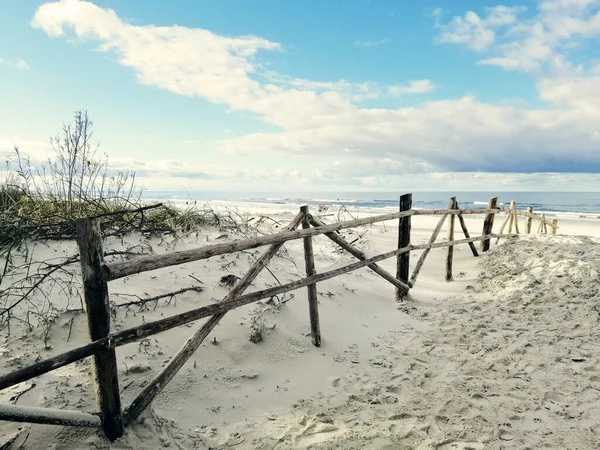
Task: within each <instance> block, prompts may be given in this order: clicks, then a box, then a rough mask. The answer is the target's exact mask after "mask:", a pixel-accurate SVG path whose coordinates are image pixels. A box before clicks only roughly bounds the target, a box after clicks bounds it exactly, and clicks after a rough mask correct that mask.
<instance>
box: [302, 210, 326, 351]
mask: <svg viewBox="0 0 600 450" xmlns="http://www.w3.org/2000/svg"><path fill="white" fill-rule="evenodd" d="M300 211H301V212H302V213H303V214H304V218H303V219H302V228H303V229H306V228H310V216H309V211H308V205H305V206H303V207H301V208H300ZM304 265H305V266H306V276H307V277H312V276H313V275H316V274H317V270H316V269H315V255H314V251H313V245H312V237H311V236H307V237H305V238H304ZM306 288H307V290H308V313H309V315H310V334H311V336H312V342H313V344H314V345H315V347H320V346H321V327H320V325H319V300H318V298H317V284H316V283H312V284H309V285H308V286H307V287H306Z"/></svg>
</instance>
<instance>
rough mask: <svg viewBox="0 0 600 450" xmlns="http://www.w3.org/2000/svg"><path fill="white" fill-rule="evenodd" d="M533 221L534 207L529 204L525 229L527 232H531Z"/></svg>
mask: <svg viewBox="0 0 600 450" xmlns="http://www.w3.org/2000/svg"><path fill="white" fill-rule="evenodd" d="M532 222H533V208H532V207H531V206H529V207H528V208H527V221H526V222H525V231H526V232H527V234H531V224H532Z"/></svg>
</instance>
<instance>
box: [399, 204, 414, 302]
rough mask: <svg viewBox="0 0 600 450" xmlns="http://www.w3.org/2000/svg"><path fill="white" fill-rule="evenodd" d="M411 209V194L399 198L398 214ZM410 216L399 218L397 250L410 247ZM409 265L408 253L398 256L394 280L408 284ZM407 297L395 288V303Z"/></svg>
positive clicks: (405, 292) (403, 291) (403, 292)
mask: <svg viewBox="0 0 600 450" xmlns="http://www.w3.org/2000/svg"><path fill="white" fill-rule="evenodd" d="M411 209H412V194H404V195H403V196H401V197H400V212H406V211H410V210H411ZM410 225H411V220H410V216H406V217H401V218H400V219H399V221H398V248H404V247H408V246H409V245H410ZM409 265H410V252H406V253H402V254H400V255H398V257H397V259H396V278H397V279H398V280H400V281H402V282H403V283H404V284H408V274H409ZM407 295H408V291H405V290H403V289H398V288H396V301H397V302H398V301H401V300H403V299H404V298H405V297H406V296H407Z"/></svg>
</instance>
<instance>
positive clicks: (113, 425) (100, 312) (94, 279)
mask: <svg viewBox="0 0 600 450" xmlns="http://www.w3.org/2000/svg"><path fill="white" fill-rule="evenodd" d="M76 230H77V245H78V246H79V259H80V261H81V275H82V277H83V297H84V301H85V308H86V313H87V319H88V328H89V332H90V339H91V340H92V341H97V340H98V339H102V338H105V337H107V336H109V334H110V304H109V301H108V286H107V282H106V273H105V269H104V252H103V249H102V237H101V234H100V222H99V221H98V220H91V219H78V220H77V222H76ZM93 374H94V384H95V389H96V401H97V403H98V408H99V410H100V413H101V414H102V429H103V430H104V434H105V435H106V437H107V438H108V439H109V440H111V441H114V440H116V439H118V438H120V437H121V436H123V415H122V411H121V396H120V393H119V376H118V370H117V356H116V352H115V350H114V349H111V350H104V351H101V352H99V353H96V354H95V355H94V356H93Z"/></svg>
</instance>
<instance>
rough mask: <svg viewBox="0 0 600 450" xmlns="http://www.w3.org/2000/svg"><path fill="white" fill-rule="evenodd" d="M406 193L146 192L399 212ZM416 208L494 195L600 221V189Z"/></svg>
mask: <svg viewBox="0 0 600 450" xmlns="http://www.w3.org/2000/svg"><path fill="white" fill-rule="evenodd" d="M401 194H404V192H364V191H362V192H350V191H345V192H332V191H327V192H279V193H277V192H269V193H265V192H226V191H145V192H144V198H146V199H148V200H149V199H152V200H161V201H173V202H177V203H181V202H188V203H189V202H195V203H203V202H213V201H218V202H231V203H254V204H256V203H258V204H265V205H282V206H284V205H312V206H314V205H325V206H330V207H332V206H336V205H337V206H341V205H344V206H345V207H346V208H348V209H349V210H350V209H353V210H361V209H368V210H381V211H382V212H384V211H385V212H389V211H396V210H397V209H398V202H399V197H400V195H401ZM412 196H413V208H415V209H444V208H447V206H448V202H449V200H450V197H456V198H457V201H458V204H459V207H460V208H461V209H485V208H486V207H487V204H488V200H489V199H490V198H491V197H498V201H499V205H500V207H501V208H508V206H509V204H510V202H511V201H513V200H514V201H515V202H517V208H518V209H520V210H522V209H525V208H527V207H528V206H531V207H532V208H533V210H534V212H536V213H540V214H542V213H544V214H546V215H547V216H548V217H557V218H563V219H579V220H600V192H413V193H412Z"/></svg>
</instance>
